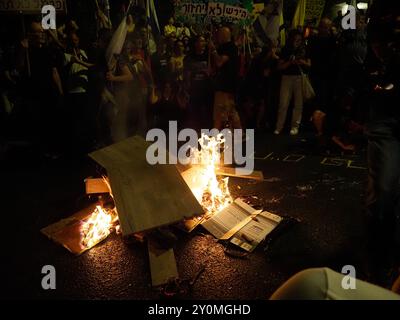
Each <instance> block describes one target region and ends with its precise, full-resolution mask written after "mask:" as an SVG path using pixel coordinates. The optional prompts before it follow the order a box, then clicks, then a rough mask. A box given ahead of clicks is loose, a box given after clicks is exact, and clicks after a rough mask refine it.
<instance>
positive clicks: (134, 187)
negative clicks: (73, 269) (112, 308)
mask: <svg viewBox="0 0 400 320" xmlns="http://www.w3.org/2000/svg"><path fill="white" fill-rule="evenodd" d="M224 142H225V141H224V138H223V136H222V135H218V136H216V137H209V136H206V135H204V134H203V135H202V137H201V138H200V139H199V144H200V150H192V158H191V159H192V162H191V166H190V168H189V169H187V170H185V171H183V172H181V173H179V172H178V169H177V167H176V166H175V165H150V164H149V163H148V162H147V161H146V157H145V155H146V149H147V147H148V144H147V142H146V141H145V140H144V139H142V138H140V137H137V136H136V137H132V138H128V139H126V140H124V141H122V142H119V143H117V144H114V145H112V146H109V147H106V148H104V149H102V150H98V151H95V152H93V153H91V154H90V157H92V158H93V159H94V160H95V161H96V162H97V163H99V164H100V165H101V166H102V167H104V168H105V169H106V170H107V178H106V177H103V178H95V179H86V180H85V183H86V193H87V194H88V195H90V194H95V195H107V196H108V197H109V198H110V200H111V201H109V202H110V203H108V204H107V205H105V204H104V203H101V202H98V203H96V204H94V205H92V206H91V207H89V208H87V209H85V210H82V211H80V212H78V213H76V214H74V215H73V216H72V217H70V218H67V219H64V220H61V221H60V222H58V223H55V224H53V225H51V226H49V227H46V228H44V229H42V232H43V233H44V234H45V235H47V236H48V237H49V238H51V239H53V240H54V241H56V242H58V243H60V244H62V245H63V246H64V247H66V248H67V249H68V250H69V251H71V252H73V253H75V254H78V255H79V254H81V253H83V252H84V251H86V250H88V249H90V248H92V247H94V246H95V245H97V244H98V243H100V242H101V241H103V240H104V239H106V238H107V237H108V236H109V235H110V234H111V233H112V232H113V231H114V230H116V231H117V232H118V231H120V233H122V235H123V236H124V237H126V236H131V235H137V234H146V232H147V231H151V230H155V229H158V228H160V227H163V226H168V225H172V224H176V223H178V222H182V221H190V220H192V221H195V222H194V223H193V224H192V227H191V228H187V231H188V232H190V231H191V230H193V229H194V228H195V227H196V226H197V225H198V224H200V223H201V222H203V221H207V220H210V219H211V218H212V217H213V216H214V215H217V214H219V213H221V212H225V211H226V210H228V211H229V208H230V206H231V205H234V204H235V203H236V201H235V203H234V201H233V198H232V196H231V194H230V192H229V188H228V179H229V178H228V177H221V176H230V175H235V174H234V173H233V171H234V170H233V171H232V170H229V169H232V168H224V167H221V166H220V163H221V150H222V149H223V148H224ZM250 178H253V179H254V178H255V179H257V180H261V179H263V177H262V173H256V174H255V176H254V177H250ZM160 182H162V183H160ZM248 212H250V213H248ZM248 212H246V213H245V214H249V215H255V213H254V211H252V210H248ZM257 214H258V213H257ZM151 242H152V241H150V239H149V241H148V249H149V259H150V267H151V274H152V282H153V285H160V284H163V283H165V281H166V280H168V279H169V278H171V276H176V277H177V276H178V275H177V268H176V262H175V258H174V253H173V249H172V248H169V249H164V250H160V248H155V247H154V243H151ZM165 265H170V271H168V272H167V274H166V273H165V272H166V271H165V268H164V267H163V268H160V266H165Z"/></svg>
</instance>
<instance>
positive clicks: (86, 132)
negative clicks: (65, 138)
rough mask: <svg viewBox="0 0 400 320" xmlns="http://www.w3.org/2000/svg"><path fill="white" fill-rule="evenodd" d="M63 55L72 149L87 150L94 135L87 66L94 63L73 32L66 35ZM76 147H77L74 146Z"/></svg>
mask: <svg viewBox="0 0 400 320" xmlns="http://www.w3.org/2000/svg"><path fill="white" fill-rule="evenodd" d="M64 57H65V69H66V74H67V79H66V80H67V83H66V89H67V93H68V94H67V106H66V109H67V110H68V114H69V117H68V119H69V124H70V125H71V126H72V128H71V131H70V132H71V133H72V138H73V142H74V144H75V146H74V147H73V149H74V150H76V151H80V150H82V151H83V152H87V151H88V150H89V148H90V146H91V144H92V143H93V140H94V137H95V120H94V112H91V111H92V110H91V107H92V106H90V105H89V99H88V98H89V96H88V76H89V68H91V67H93V66H94V65H93V64H92V63H90V62H89V59H88V56H87V54H86V52H85V51H84V50H82V49H81V48H80V46H79V37H78V35H77V34H76V33H75V32H72V33H70V34H69V35H68V45H67V50H66V53H65V55H64ZM76 147H77V148H76Z"/></svg>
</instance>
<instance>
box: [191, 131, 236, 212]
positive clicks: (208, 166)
mask: <svg viewBox="0 0 400 320" xmlns="http://www.w3.org/2000/svg"><path fill="white" fill-rule="evenodd" d="M224 142H225V139H224V138H223V135H222V134H219V135H217V136H216V137H209V136H207V135H205V134H202V135H201V138H200V139H199V143H200V147H201V149H200V150H192V151H193V157H192V163H194V164H200V167H198V168H197V169H196V170H195V171H194V174H192V176H191V177H190V180H191V181H190V182H189V183H188V184H189V186H190V187H191V189H192V192H193V194H194V195H195V197H196V199H197V200H198V201H199V202H200V203H201V205H202V206H203V208H204V210H205V211H206V214H208V215H212V214H215V213H217V212H218V211H220V210H222V209H224V208H225V207H227V206H228V205H229V204H230V203H232V201H233V199H232V197H231V194H230V192H229V188H228V179H229V178H217V175H216V168H217V166H218V165H219V163H220V160H221V153H220V150H221V149H222V148H223V145H224Z"/></svg>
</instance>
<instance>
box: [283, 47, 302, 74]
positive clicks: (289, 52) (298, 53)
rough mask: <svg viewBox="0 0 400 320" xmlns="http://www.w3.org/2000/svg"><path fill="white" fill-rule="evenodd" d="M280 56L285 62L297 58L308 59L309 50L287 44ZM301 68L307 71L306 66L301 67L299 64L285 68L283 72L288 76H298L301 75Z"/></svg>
mask: <svg viewBox="0 0 400 320" xmlns="http://www.w3.org/2000/svg"><path fill="white" fill-rule="evenodd" d="M279 57H280V59H281V60H283V61H285V62H288V61H290V60H295V59H307V52H306V49H305V48H304V47H300V48H297V49H295V48H293V47H291V46H285V47H283V49H282V51H281V54H280V55H279ZM301 70H303V72H305V71H306V70H304V68H302V69H300V67H299V66H296V65H291V66H290V67H289V68H287V69H285V70H283V71H282V74H283V75H286V76H297V75H301Z"/></svg>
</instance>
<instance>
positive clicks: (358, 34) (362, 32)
mask: <svg viewBox="0 0 400 320" xmlns="http://www.w3.org/2000/svg"><path fill="white" fill-rule="evenodd" d="M367 52H368V44H367V33H366V17H365V16H364V15H362V14H359V13H357V17H356V29H355V30H352V29H349V30H343V31H342V33H341V36H340V37H339V43H338V55H337V61H336V67H337V70H336V79H335V85H334V88H335V94H334V101H335V106H336V107H335V108H332V110H331V115H330V116H329V129H330V131H331V135H332V141H333V142H334V143H335V145H337V146H338V147H339V148H340V149H341V150H343V151H354V150H355V145H354V144H352V143H351V141H350V139H349V135H348V132H347V131H348V130H347V128H346V124H347V123H349V121H350V120H351V119H352V118H356V117H358V116H359V115H360V113H361V112H362V110H360V109H363V106H362V104H363V103H365V102H363V95H364V93H363V88H365V86H366V79H367V74H366V72H365V60H366V57H367Z"/></svg>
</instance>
